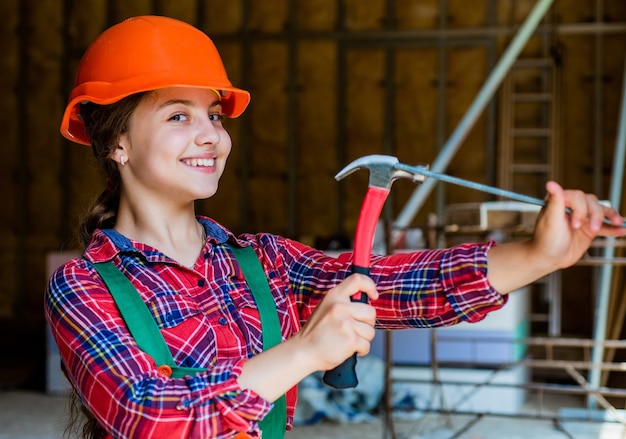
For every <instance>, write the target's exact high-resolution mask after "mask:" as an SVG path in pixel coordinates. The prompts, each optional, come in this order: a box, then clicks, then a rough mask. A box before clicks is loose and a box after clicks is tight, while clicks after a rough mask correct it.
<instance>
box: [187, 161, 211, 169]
mask: <svg viewBox="0 0 626 439" xmlns="http://www.w3.org/2000/svg"><path fill="white" fill-rule="evenodd" d="M183 163H185V164H186V165H188V166H193V167H203V168H208V167H211V166H215V159H187V160H183Z"/></svg>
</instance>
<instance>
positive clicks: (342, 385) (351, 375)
mask: <svg viewBox="0 0 626 439" xmlns="http://www.w3.org/2000/svg"><path fill="white" fill-rule="evenodd" d="M352 273H361V274H365V275H368V276H369V274H370V269H369V267H359V266H358V265H352ZM350 300H351V301H352V302H361V303H367V294H364V293H359V294H355V295H354V296H352V297H351V298H350ZM323 380H324V383H326V384H327V385H329V386H331V387H334V388H335V389H349V388H352V387H356V386H357V384H359V379H358V378H357V376H356V354H352V356H350V357H348V358H347V359H346V360H345V361H344V362H343V363H341V364H340V365H339V366H337V367H335V368H334V369H331V370H327V371H326V372H325V373H324V378H323Z"/></svg>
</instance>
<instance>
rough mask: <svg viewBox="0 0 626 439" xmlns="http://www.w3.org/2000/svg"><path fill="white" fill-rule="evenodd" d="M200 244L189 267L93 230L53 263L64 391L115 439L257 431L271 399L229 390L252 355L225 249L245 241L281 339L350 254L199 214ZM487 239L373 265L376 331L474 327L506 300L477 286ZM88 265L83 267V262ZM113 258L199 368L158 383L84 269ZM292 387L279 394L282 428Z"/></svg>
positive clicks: (244, 305) (249, 328) (254, 340)
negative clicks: (283, 402)
mask: <svg viewBox="0 0 626 439" xmlns="http://www.w3.org/2000/svg"><path fill="white" fill-rule="evenodd" d="M198 219H199V221H200V222H201V224H202V225H203V226H204V227H205V230H206V232H207V240H206V243H205V245H204V248H203V250H202V252H201V254H200V256H199V257H198V260H197V261H196V264H195V266H194V267H191V268H190V267H185V266H182V265H181V264H179V263H177V262H176V261H174V260H172V259H170V258H168V257H167V256H166V255H164V254H163V253H161V252H159V251H158V250H156V249H155V248H152V247H150V246H148V245H146V244H142V243H140V242H135V241H131V240H129V239H128V238H126V237H124V236H122V235H121V234H119V233H117V232H115V231H113V230H105V231H102V230H98V231H96V232H95V233H94V235H93V237H92V240H91V243H90V244H89V246H88V248H87V250H86V252H85V255H84V256H85V258H86V259H87V261H86V260H83V259H74V260H71V261H69V262H68V263H66V264H64V265H63V266H61V267H60V268H59V269H58V270H57V271H56V273H55V274H54V275H53V276H52V278H51V280H50V283H49V286H48V289H47V291H46V297H45V308H46V315H47V319H48V321H49V324H50V328H51V329H52V332H53V334H54V337H55V339H56V342H57V344H58V346H59V350H60V352H61V356H62V358H63V361H64V363H65V365H66V368H67V373H68V377H69V379H70V381H71V384H72V386H73V387H74V388H75V389H76V391H77V392H78V394H79V396H80V398H81V399H82V400H83V401H84V403H85V405H86V406H87V407H88V408H89V410H90V411H91V412H92V413H93V414H94V415H95V416H96V418H97V419H98V421H99V422H100V423H101V425H102V426H103V427H105V428H106V430H107V431H109V432H110V433H111V434H112V436H113V437H120V438H121V437H124V438H128V437H142V438H146V437H150V438H157V439H159V438H174V437H175V438H183V437H189V438H209V437H211V438H229V437H233V436H234V435H235V433H236V432H237V431H249V432H250V434H252V435H253V436H256V435H258V434H259V430H258V426H257V422H258V421H259V420H260V419H263V417H264V416H265V415H266V414H267V412H268V411H269V410H270V409H271V407H272V404H271V403H270V402H268V401H266V400H264V399H263V398H261V397H260V396H259V395H257V394H256V393H255V392H253V391H251V390H242V389H241V388H240V387H239V386H238V384H237V377H238V376H239V374H240V373H241V370H242V366H243V363H244V361H245V360H246V358H249V357H251V356H253V355H256V354H258V353H259V352H261V350H262V339H261V330H260V323H259V315H258V312H257V309H256V307H255V303H254V299H253V297H252V295H251V293H250V291H249V289H248V287H247V284H246V283H245V280H244V277H243V275H242V273H241V271H240V269H239V267H238V265H237V263H236V260H235V258H234V256H233V254H232V253H231V252H230V250H229V248H228V246H227V245H225V243H226V242H227V241H228V240H236V241H238V242H239V244H240V245H252V246H253V247H254V249H255V250H256V253H257V255H258V256H259V258H260V260H261V263H262V265H263V268H264V270H265V272H266V274H267V278H268V281H269V284H270V287H271V290H272V294H273V295H274V299H275V301H276V309H277V312H278V315H279V319H280V324H281V330H282V334H283V340H285V339H288V338H290V337H291V336H292V335H294V334H295V333H296V332H298V330H299V329H300V327H301V326H302V325H303V324H304V323H305V322H306V321H307V319H308V318H309V316H310V315H311V313H312V312H313V310H314V309H315V306H316V305H317V304H318V303H319V301H320V300H321V299H322V298H323V297H324V292H325V291H327V290H328V289H330V288H332V287H334V286H335V285H337V284H338V283H339V282H340V281H341V280H342V279H344V278H345V277H346V276H347V275H349V273H350V265H351V255H349V254H346V255H342V256H340V257H339V258H332V257H329V256H327V255H325V254H324V253H323V252H320V251H317V250H314V249H312V248H309V247H307V246H305V245H303V244H300V243H298V242H295V241H292V240H289V239H285V238H282V237H279V236H274V235H269V234H258V235H242V236H240V237H238V238H236V237H235V236H233V234H232V233H231V232H229V231H228V230H226V229H224V228H223V227H222V226H220V225H218V224H216V223H214V222H213V221H212V220H210V219H208V218H204V217H199V218H198ZM490 245H491V244H484V245H476V244H468V245H463V246H459V247H454V248H452V249H447V250H429V251H423V252H417V253H411V254H398V255H394V256H390V257H378V256H375V257H373V258H372V269H371V277H372V278H373V279H374V281H375V282H376V284H377V287H378V290H379V292H380V298H379V299H378V300H376V301H375V302H374V303H373V304H374V306H375V307H376V308H377V319H378V323H377V327H378V328H381V329H397V328H409V327H411V328H414V327H433V326H444V325H453V324H455V323H458V322H460V321H469V322H476V321H479V320H482V319H483V318H484V317H485V316H486V314H487V313H488V312H490V311H493V310H495V309H498V308H500V307H501V306H502V305H504V303H505V302H506V299H505V297H503V296H501V295H500V294H499V293H498V292H496V291H495V290H494V289H493V288H492V287H491V286H490V284H489V283H488V281H487V279H486V271H487V263H486V252H487V250H488V249H489V247H490ZM88 261H89V262H88ZM103 261H112V262H113V263H114V264H115V265H116V266H117V267H118V268H119V269H120V270H121V271H122V272H123V273H124V274H125V275H126V276H127V277H128V278H129V279H130V281H131V283H132V284H133V286H134V287H135V288H136V289H137V291H138V292H139V293H140V294H141V297H142V298H143V299H144V302H145V303H146V305H147V307H148V309H149V310H150V312H151V313H152V315H153V317H154V320H155V322H156V323H157V325H158V326H159V328H160V329H161V332H162V334H163V337H164V338H165V341H166V343H167V344H168V346H169V347H170V350H171V352H172V355H173V357H174V361H175V362H176V363H177V364H178V365H180V366H186V367H202V368H207V371H205V372H200V373H197V374H195V375H194V376H187V377H185V378H180V379H174V378H167V377H163V376H160V375H159V373H158V371H157V368H156V365H155V363H154V361H153V360H152V358H151V357H150V356H148V355H147V354H145V353H144V352H142V351H141V350H140V349H139V348H138V347H137V345H136V343H135V341H134V340H133V338H132V336H131V335H130V333H129V332H128V330H127V327H126V325H125V324H124V321H123V319H122V317H121V315H120V313H119V311H118V309H117V308H116V305H115V303H114V301H113V298H112V296H111V295H110V293H109V291H108V290H107V288H106V287H105V285H104V283H103V281H102V279H101V278H100V277H99V275H98V274H97V272H96V271H95V269H94V268H93V265H91V262H103ZM296 393H297V392H296V388H295V387H294V388H293V389H291V390H290V391H289V392H288V393H287V417H288V419H287V425H288V428H291V426H292V422H293V416H294V409H295V405H296Z"/></svg>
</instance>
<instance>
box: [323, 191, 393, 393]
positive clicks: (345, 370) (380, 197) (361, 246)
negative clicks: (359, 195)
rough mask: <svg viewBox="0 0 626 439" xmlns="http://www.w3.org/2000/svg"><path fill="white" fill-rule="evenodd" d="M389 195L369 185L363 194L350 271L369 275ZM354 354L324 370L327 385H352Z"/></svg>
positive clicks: (361, 298) (358, 297)
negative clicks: (371, 258) (378, 226)
mask: <svg viewBox="0 0 626 439" xmlns="http://www.w3.org/2000/svg"><path fill="white" fill-rule="evenodd" d="M387 195H389V189H388V188H380V187H374V186H370V187H368V189H367V193H366V194H365V200H363V206H362V207H361V213H360V214H359V221H358V222H357V226H356V234H355V238H354V263H353V264H352V273H361V274H365V275H368V276H369V273H370V256H371V254H372V244H373V243H374V233H375V231H376V223H378V218H379V217H380V212H381V211H382V209H383V205H384V204H385V200H386V199H387ZM350 300H351V301H352V302H362V303H367V294H365V293H363V292H358V293H356V294H355V295H353V296H352V297H351V298H350ZM355 367H356V354H352V356H350V357H348V359H346V360H345V361H344V362H343V363H341V364H340V365H339V366H337V367H335V368H334V369H331V370H327V371H326V372H325V373H324V377H323V381H324V383H326V384H327V385H329V386H331V387H334V388H336V389H348V388H351V387H356V386H357V384H359V380H358V378H357V376H356V370H355Z"/></svg>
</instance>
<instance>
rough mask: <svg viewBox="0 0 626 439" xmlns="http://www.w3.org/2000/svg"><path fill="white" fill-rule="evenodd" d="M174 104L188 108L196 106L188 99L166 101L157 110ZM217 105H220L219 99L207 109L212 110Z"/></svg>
mask: <svg viewBox="0 0 626 439" xmlns="http://www.w3.org/2000/svg"><path fill="white" fill-rule="evenodd" d="M176 104H182V105H186V106H188V107H195V106H197V105H196V103H195V102H194V101H192V100H189V99H168V100H167V101H165V102H163V103H162V104H161V105H159V109H161V108H165V107H168V106H170V105H176ZM218 105H222V101H221V100H219V99H218V100H216V101H214V102H213V103H212V104H211V105H210V106H209V108H213V107H216V106H218Z"/></svg>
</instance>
